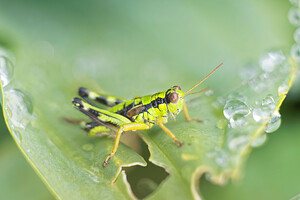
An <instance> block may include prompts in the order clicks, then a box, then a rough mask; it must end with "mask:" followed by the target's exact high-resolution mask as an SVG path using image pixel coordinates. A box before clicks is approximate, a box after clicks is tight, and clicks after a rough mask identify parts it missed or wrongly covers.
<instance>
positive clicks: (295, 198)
mask: <svg viewBox="0 0 300 200" xmlns="http://www.w3.org/2000/svg"><path fill="white" fill-rule="evenodd" d="M290 200H300V194H297V195H296V196H294V197H293V198H291V199H290Z"/></svg>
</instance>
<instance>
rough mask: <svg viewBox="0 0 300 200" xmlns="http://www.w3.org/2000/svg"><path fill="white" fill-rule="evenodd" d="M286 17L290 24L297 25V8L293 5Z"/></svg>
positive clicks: (299, 22) (298, 22)
mask: <svg viewBox="0 0 300 200" xmlns="http://www.w3.org/2000/svg"><path fill="white" fill-rule="evenodd" d="M288 19H289V21H290V23H291V24H292V25H294V26H299V25H300V18H299V9H298V8H295V7H293V8H291V9H290V10H289V13H288Z"/></svg>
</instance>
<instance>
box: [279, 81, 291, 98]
mask: <svg viewBox="0 0 300 200" xmlns="http://www.w3.org/2000/svg"><path fill="white" fill-rule="evenodd" d="M288 91H289V85H288V84H286V83H283V84H281V85H280V86H279V87H278V96H282V95H286V94H287V93H288Z"/></svg>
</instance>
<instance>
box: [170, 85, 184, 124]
mask: <svg viewBox="0 0 300 200" xmlns="http://www.w3.org/2000/svg"><path fill="white" fill-rule="evenodd" d="M166 100H167V107H168V111H169V113H170V114H171V117H172V118H173V119H175V116H176V115H177V114H178V113H179V112H180V111H181V110H182V107H183V103H184V93H183V92H182V91H181V88H180V87H179V86H173V87H171V88H170V89H168V90H167V92H166Z"/></svg>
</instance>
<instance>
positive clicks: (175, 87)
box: [173, 85, 181, 90]
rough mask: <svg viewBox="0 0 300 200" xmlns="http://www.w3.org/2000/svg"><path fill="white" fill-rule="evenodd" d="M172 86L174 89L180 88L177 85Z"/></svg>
mask: <svg viewBox="0 0 300 200" xmlns="http://www.w3.org/2000/svg"><path fill="white" fill-rule="evenodd" d="M173 88H174V89H176V90H181V88H180V87H179V86H177V85H175V86H173Z"/></svg>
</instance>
